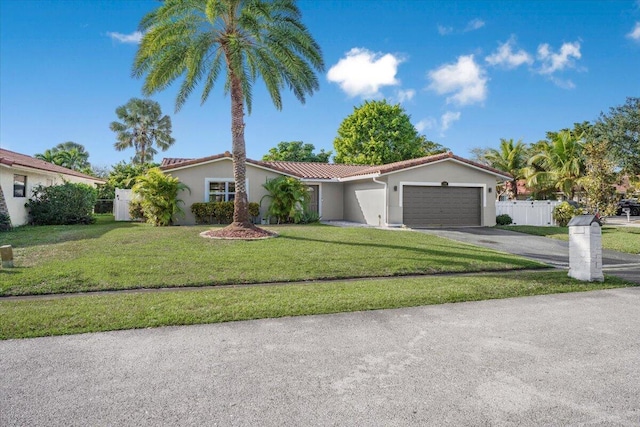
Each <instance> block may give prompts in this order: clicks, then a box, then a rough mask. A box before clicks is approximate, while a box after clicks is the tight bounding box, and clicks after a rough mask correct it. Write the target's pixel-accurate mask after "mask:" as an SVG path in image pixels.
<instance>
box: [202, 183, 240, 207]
mask: <svg viewBox="0 0 640 427" xmlns="http://www.w3.org/2000/svg"><path fill="white" fill-rule="evenodd" d="M206 196H207V199H208V200H207V201H209V202H229V201H233V199H235V198H236V184H235V182H233V180H207V194H206Z"/></svg>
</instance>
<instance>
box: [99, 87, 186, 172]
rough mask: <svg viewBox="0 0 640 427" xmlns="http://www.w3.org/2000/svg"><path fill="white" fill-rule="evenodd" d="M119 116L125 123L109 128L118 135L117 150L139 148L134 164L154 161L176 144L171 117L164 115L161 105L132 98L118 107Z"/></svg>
mask: <svg viewBox="0 0 640 427" xmlns="http://www.w3.org/2000/svg"><path fill="white" fill-rule="evenodd" d="M116 115H117V116H118V118H119V119H120V120H122V122H111V125H110V126H109V128H110V129H111V130H112V131H114V132H116V138H117V142H116V143H115V144H114V146H115V148H116V150H118V151H122V150H126V149H127V148H131V147H133V148H135V150H136V154H135V156H134V157H133V163H135V164H145V163H150V162H152V161H153V156H154V155H156V154H157V153H158V151H157V150H156V149H155V148H153V145H154V144H155V145H156V146H157V147H158V148H160V149H161V150H162V151H166V150H167V149H169V147H171V146H172V145H173V143H174V142H175V139H173V138H172V137H171V117H169V116H167V115H165V116H163V115H162V110H161V109H160V104H158V103H157V102H155V101H153V100H151V99H138V98H131V99H130V100H129V102H127V103H126V104H125V105H121V106H119V107H118V108H116Z"/></svg>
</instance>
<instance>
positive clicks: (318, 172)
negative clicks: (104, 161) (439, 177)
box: [160, 151, 510, 179]
mask: <svg viewBox="0 0 640 427" xmlns="http://www.w3.org/2000/svg"><path fill="white" fill-rule="evenodd" d="M231 157H232V156H231V153H229V152H228V151H227V152H225V153H223V154H217V155H215V156H209V157H202V158H199V159H180V158H165V159H163V160H162V164H161V166H160V168H161V169H163V170H171V169H175V168H178V167H184V166H190V165H196V164H199V163H205V162H208V161H212V160H218V159H222V158H229V159H231ZM447 159H453V160H457V161H459V162H462V163H466V164H468V165H470V166H474V167H476V168H479V169H484V170H486V171H487V172H491V173H493V174H496V175H499V176H501V177H506V178H509V177H510V175H509V174H508V173H506V172H502V171H499V170H498V169H494V168H492V167H489V166H486V165H483V164H480V163H476V162H472V161H471V160H467V159H465V158H462V157H459V156H456V155H455V154H453V153H451V152H449V153H441V154H435V155H432V156H426V157H420V158H417V159H410V160H403V161H400V162H395V163H388V164H386V165H378V166H371V165H343V164H330V163H311V162H284V161H276V162H267V161H258V160H252V159H247V163H250V164H254V165H256V166H262V167H265V168H268V169H271V170H274V171H277V172H282V173H285V174H288V175H293V176H295V177H298V178H303V179H340V178H357V177H358V176H364V175H384V174H387V173H391V172H396V171H399V170H402V169H408V168H412V167H416V166H422V165H426V164H428V163H434V162H437V161H441V160H447Z"/></svg>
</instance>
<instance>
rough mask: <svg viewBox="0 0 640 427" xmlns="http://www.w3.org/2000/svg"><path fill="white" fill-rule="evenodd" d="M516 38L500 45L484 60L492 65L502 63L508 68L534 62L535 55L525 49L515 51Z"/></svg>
mask: <svg viewBox="0 0 640 427" xmlns="http://www.w3.org/2000/svg"><path fill="white" fill-rule="evenodd" d="M515 43H516V40H515V38H514V37H511V38H510V39H509V40H507V41H506V42H504V43H503V44H501V45H500V46H498V49H497V50H496V51H495V52H494V53H493V54H491V55H489V56H487V57H486V58H485V59H484V60H485V61H487V62H488V63H489V64H490V65H493V66H497V65H501V66H504V67H506V68H508V69H512V68H517V67H519V66H520V65H522V64H528V65H531V64H533V57H532V56H531V55H529V54H528V53H527V52H526V51H525V50H523V49H520V50H518V51H517V52H514V50H513V49H514V45H515Z"/></svg>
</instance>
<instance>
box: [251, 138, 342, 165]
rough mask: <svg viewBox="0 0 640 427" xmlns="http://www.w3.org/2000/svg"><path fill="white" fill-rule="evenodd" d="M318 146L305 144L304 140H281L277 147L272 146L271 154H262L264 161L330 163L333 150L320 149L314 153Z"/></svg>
mask: <svg viewBox="0 0 640 427" xmlns="http://www.w3.org/2000/svg"><path fill="white" fill-rule="evenodd" d="M315 149H316V147H315V146H314V145H313V144H304V143H303V142H302V141H291V142H285V141H283V142H280V143H278V146H277V147H274V148H271V149H270V150H269V154H265V155H264V156H262V160H264V161H270V162H275V161H284V162H317V163H329V157H331V154H332V152H331V151H324V149H322V150H320V152H319V153H317V154H316V153H314V152H313V150H315Z"/></svg>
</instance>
